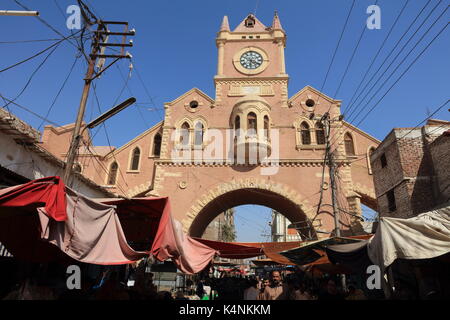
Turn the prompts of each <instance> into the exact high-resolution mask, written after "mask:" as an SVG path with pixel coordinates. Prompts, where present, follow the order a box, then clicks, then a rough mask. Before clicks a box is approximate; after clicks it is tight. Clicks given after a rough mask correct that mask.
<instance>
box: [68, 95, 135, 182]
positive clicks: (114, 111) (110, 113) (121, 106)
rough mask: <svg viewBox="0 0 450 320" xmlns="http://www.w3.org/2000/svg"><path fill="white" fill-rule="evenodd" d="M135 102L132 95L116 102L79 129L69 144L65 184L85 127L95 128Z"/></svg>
mask: <svg viewBox="0 0 450 320" xmlns="http://www.w3.org/2000/svg"><path fill="white" fill-rule="evenodd" d="M135 102H136V98H134V97H132V98H129V99H127V100H125V101H124V102H122V103H120V104H118V105H117V106H115V107H113V108H112V109H110V110H108V111H106V112H105V113H103V114H102V115H100V116H99V117H98V118H96V119H94V120H93V121H91V122H89V123H88V124H87V126H86V127H85V128H84V129H83V130H82V131H81V133H80V134H79V135H78V136H77V137H76V138H75V139H74V143H73V145H71V146H70V150H69V154H68V157H67V163H66V168H65V171H64V179H63V180H64V182H65V183H66V185H69V182H70V181H69V179H70V175H71V174H72V167H73V164H74V162H75V156H76V151H77V150H78V144H79V142H80V139H81V137H82V135H83V131H84V130H86V128H88V129H92V128H95V127H96V126H98V125H99V124H101V123H103V122H104V121H105V120H107V119H109V118H111V117H112V116H113V115H115V114H117V113H119V112H120V111H122V110H123V109H125V108H127V107H129V106H130V105H132V104H133V103H135Z"/></svg>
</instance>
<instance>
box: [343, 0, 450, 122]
mask: <svg viewBox="0 0 450 320" xmlns="http://www.w3.org/2000/svg"><path fill="white" fill-rule="evenodd" d="M441 1H442V0H440V1H439V2H438V4H437V5H436V6H435V7H434V8H433V9H432V10H431V11H430V13H429V14H428V15H427V17H426V18H425V19H424V21H423V22H422V23H421V24H420V25H419V26H418V27H417V29H416V30H415V31H414V33H413V34H412V35H411V37H410V38H409V39H408V40H407V41H406V43H405V44H404V45H403V47H402V48H401V49H400V51H399V52H398V53H397V55H396V56H395V57H394V59H393V60H392V61H391V63H390V64H389V66H387V67H386V69H384V71H383V72H382V73H381V74H380V76H379V77H378V78H377V80H375V82H374V84H373V86H372V87H371V88H370V89H369V90H368V91H367V93H366V94H365V96H364V97H363V99H362V100H361V103H362V102H363V101H364V100H365V99H366V98H367V96H368V95H369V94H370V92H371V91H372V90H373V89H374V88H375V86H376V85H377V84H378V83H379V81H380V80H381V79H382V78H383V76H384V75H385V74H386V72H387V71H388V70H389V69H390V68H391V66H392V65H393V63H394V62H395V61H396V60H397V58H398V57H399V56H400V54H401V53H402V52H403V50H404V49H405V48H406V46H407V45H408V44H409V43H410V41H411V40H412V39H413V38H414V36H415V35H416V34H417V33H418V32H419V31H420V30H421V28H422V26H423V25H424V24H425V22H426V21H427V20H428V18H429V17H430V16H431V14H432V13H433V12H434V10H435V9H436V8H437V7H438V6H439V4H440V3H441ZM447 8H448V7H447ZM447 8H446V9H445V10H444V11H443V12H442V13H441V15H440V16H439V17H438V18H437V19H436V20H435V21H434V22H433V24H432V25H431V26H430V27H429V28H428V30H427V31H426V32H425V33H424V34H423V35H422V37H421V38H420V39H419V40H418V41H417V42H416V44H415V45H414V46H413V48H412V49H410V51H409V52H408V53H407V55H406V56H405V57H404V58H403V60H402V61H401V62H400V63H399V64H398V65H397V67H396V68H395V69H394V71H393V72H392V73H391V74H390V75H389V76H388V77H387V78H386V80H385V82H384V83H383V84H382V85H381V86H380V87H379V88H378V90H377V92H376V93H375V94H374V95H373V96H372V97H371V98H370V99H369V101H368V102H367V104H368V103H370V101H371V100H372V99H373V98H374V97H375V95H376V94H377V93H378V92H379V90H381V88H382V87H383V86H384V84H385V83H386V82H387V81H388V80H390V78H391V76H392V75H393V74H394V73H395V72H396V71H397V70H398V68H399V67H400V66H401V65H402V64H403V63H404V62H405V61H406V59H407V57H408V56H409V55H410V54H411V53H412V52H413V51H414V49H415V48H416V47H417V45H418V44H419V43H420V42H421V41H422V40H423V38H424V37H425V36H426V35H427V34H428V32H429V31H430V30H431V29H432V27H433V26H434V25H435V24H436V22H438V20H439V19H440V18H441V17H442V15H443V14H444V13H445V12H446V11H447ZM367 104H366V106H367ZM358 108H360V105H357V106H356V108H355V109H354V110H353V111H352V113H351V114H349V115H348V117H347V119H348V121H349V122H350V121H352V120H353V121H354V120H356V119H357V117H358V116H359V115H360V113H361V112H362V111H363V110H365V107H364V108H362V109H360V110H359V111H358V113H357V114H356V115H353V114H354V113H355V112H356V110H358ZM352 117H353V118H352Z"/></svg>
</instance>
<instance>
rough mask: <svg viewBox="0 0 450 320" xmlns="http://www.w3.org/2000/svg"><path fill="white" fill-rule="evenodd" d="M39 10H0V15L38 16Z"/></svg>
mask: <svg viewBox="0 0 450 320" xmlns="http://www.w3.org/2000/svg"><path fill="white" fill-rule="evenodd" d="M38 15H39V11H15V10H0V16H38Z"/></svg>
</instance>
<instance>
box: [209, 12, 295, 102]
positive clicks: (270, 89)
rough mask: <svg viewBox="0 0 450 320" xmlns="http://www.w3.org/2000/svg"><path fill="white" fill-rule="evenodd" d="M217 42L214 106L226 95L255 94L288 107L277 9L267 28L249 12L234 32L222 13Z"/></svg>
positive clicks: (286, 81) (226, 96) (283, 42)
mask: <svg viewBox="0 0 450 320" xmlns="http://www.w3.org/2000/svg"><path fill="white" fill-rule="evenodd" d="M216 45H217V48H218V63H217V75H216V76H215V77H214V81H215V86H216V105H217V106H220V105H224V104H226V101H225V100H227V98H231V97H244V96H246V95H256V96H259V97H264V98H267V99H268V100H272V101H270V102H271V103H272V104H273V105H280V106H281V107H287V100H288V95H287V84H288V79H289V77H288V75H287V74H286V67H285V59H284V48H285V46H286V34H285V32H284V30H283V28H282V27H281V23H280V19H279V17H278V14H277V13H276V12H275V15H274V18H273V22H272V26H270V27H266V26H265V25H264V24H262V23H261V21H259V20H258V19H257V18H256V17H255V16H254V15H253V14H249V15H248V16H247V17H246V18H245V19H244V20H243V21H242V22H241V23H240V24H239V25H238V26H237V27H236V28H235V29H234V30H233V31H231V30H230V26H229V23H228V17H227V16H225V17H224V18H223V21H222V25H221V27H220V31H219V32H218V33H217V38H216ZM232 100H233V99H232Z"/></svg>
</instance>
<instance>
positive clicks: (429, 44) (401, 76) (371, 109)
mask: <svg viewBox="0 0 450 320" xmlns="http://www.w3.org/2000/svg"><path fill="white" fill-rule="evenodd" d="M446 10H447V9H446ZM447 27H448V23H447V24H446V25H445V26H444V27H443V28H442V29H441V30H440V31H439V32H438V34H436V36H435V37H434V38H433V40H431V41H430V42H429V43H428V45H427V46H426V47H425V48H424V49H423V50H422V51H421V52H420V54H419V55H418V56H417V57H416V58H415V59H414V60H413V61H412V62H411V64H410V65H409V66H408V67H407V68H406V70H405V71H404V72H403V73H402V74H401V75H400V77H398V78H397V80H395V82H394V83H393V84H392V85H391V86H390V87H389V89H388V90H387V91H386V92H385V94H384V95H383V96H382V97H381V98H380V99H379V100H378V101H377V102H376V103H375V104H374V105H373V106H372V108H370V110H369V111H368V112H367V113H366V115H365V116H364V117H363V118H362V119H361V120H360V121H359V122H358V123H357V124H356V126H359V125H360V124H361V123H362V122H363V121H364V120H365V119H366V118H367V116H368V115H369V114H370V113H371V112H372V111H373V110H374V109H375V107H376V106H377V105H378V104H379V103H380V102H381V101H382V100H383V99H384V98H385V97H386V95H387V94H388V93H389V92H390V91H391V90H392V88H393V87H394V86H395V85H396V84H397V83H398V82H399V81H400V80H401V79H402V78H403V76H404V75H405V74H406V73H407V72H408V71H409V70H410V69H411V67H412V66H413V65H414V63H416V61H417V60H418V59H419V58H420V57H421V56H422V55H423V54H424V52H425V51H426V50H427V49H428V48H429V47H430V46H431V44H433V42H434V41H435V40H436V39H437V38H438V37H439V36H440V35H441V34H442V32H443V31H444V30H445V29H446V28H447Z"/></svg>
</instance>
